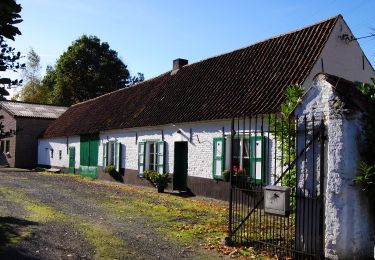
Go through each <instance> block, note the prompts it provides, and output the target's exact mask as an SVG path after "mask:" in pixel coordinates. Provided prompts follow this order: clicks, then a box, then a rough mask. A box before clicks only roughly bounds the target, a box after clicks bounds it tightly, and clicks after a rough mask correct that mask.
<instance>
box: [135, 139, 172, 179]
mask: <svg viewBox="0 0 375 260" xmlns="http://www.w3.org/2000/svg"><path fill="white" fill-rule="evenodd" d="M165 147H166V146H165V141H153V140H150V141H143V142H139V143H138V175H139V176H141V177H142V176H143V172H144V171H145V170H152V171H156V172H158V173H164V172H165V171H166V170H165Z"/></svg>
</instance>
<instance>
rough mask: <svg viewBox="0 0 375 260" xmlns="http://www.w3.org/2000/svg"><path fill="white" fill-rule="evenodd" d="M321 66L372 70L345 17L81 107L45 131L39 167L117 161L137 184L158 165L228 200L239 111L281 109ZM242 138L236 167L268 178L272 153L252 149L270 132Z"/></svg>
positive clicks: (84, 169)
mask: <svg viewBox="0 0 375 260" xmlns="http://www.w3.org/2000/svg"><path fill="white" fill-rule="evenodd" d="M321 72H323V73H328V74H332V75H335V76H337V77H342V78H345V79H347V80H350V81H354V82H357V81H358V82H368V83H370V82H371V81H370V78H371V77H374V69H373V67H372V66H371V64H370V63H369V61H368V59H367V58H366V56H365V55H364V53H363V51H362V50H361V48H360V46H359V44H358V42H357V41H356V40H355V38H354V36H353V34H352V32H351V31H350V29H349V27H348V25H347V24H346V22H345V21H344V19H343V18H342V16H336V17H333V18H330V19H328V20H325V21H322V22H319V23H316V24H314V25H311V26H308V27H305V28H302V29H299V30H296V31H293V32H290V33H286V34H283V35H280V36H276V37H273V38H270V39H267V40H265V41H262V42H259V43H256V44H253V45H250V46H248V47H245V48H242V49H238V50H235V51H233V52H229V53H226V54H223V55H219V56H215V57H212V58H208V59H205V60H202V61H199V62H196V63H193V64H188V62H187V60H184V59H176V60H174V61H173V69H172V70H171V71H168V72H166V73H164V74H162V75H160V76H158V77H155V78H152V79H150V80H147V81H144V82H142V83H139V84H136V85H134V86H131V87H129V88H125V89H121V90H118V91H115V92H112V93H109V94H106V95H103V96H100V97H98V98H95V99H91V100H88V101H85V102H82V103H79V104H76V105H73V106H72V107H70V108H69V109H68V110H67V111H66V112H65V113H64V114H62V115H61V117H60V118H58V119H57V120H56V121H54V122H53V123H52V124H51V125H50V126H49V127H48V128H47V129H46V131H45V132H44V134H43V135H42V136H41V137H40V139H39V144H38V164H39V165H41V166H45V167H55V168H56V167H57V168H61V169H64V171H67V172H71V173H75V174H81V175H83V176H90V177H92V178H103V179H111V178H112V177H111V176H109V175H108V174H107V173H105V171H104V169H105V167H106V166H108V165H115V167H116V169H117V171H118V172H119V173H120V175H119V176H120V178H118V180H120V181H121V182H124V183H129V184H137V185H146V184H147V182H146V181H144V180H143V179H142V178H140V177H142V174H143V172H144V170H147V169H154V170H156V171H158V172H169V173H171V174H173V185H172V186H173V189H176V190H186V189H189V190H190V191H191V192H192V193H194V194H196V195H203V196H209V197H213V198H218V199H227V198H228V194H229V192H228V190H229V185H228V183H225V182H222V181H221V180H222V179H223V175H222V174H223V171H224V170H225V169H227V168H228V167H229V160H228V156H227V155H228V151H229V149H230V142H228V136H230V134H231V118H233V117H241V116H244V115H263V114H268V113H274V112H277V111H278V110H279V106H280V104H281V103H282V101H283V98H284V91H285V89H286V87H287V86H288V85H290V84H300V85H302V86H303V87H304V88H305V89H306V90H307V89H309V88H310V87H311V86H312V82H313V78H314V77H315V75H317V74H318V73H321ZM256 124H257V123H255V125H256ZM255 127H257V126H255ZM236 139H237V144H236V146H235V147H233V153H234V154H236V156H237V161H236V162H237V163H238V167H241V168H245V169H248V171H249V174H250V175H253V178H254V179H256V180H257V181H261V182H270V180H271V176H269V174H270V173H269V172H267V171H265V170H264V169H265V168H266V167H267V166H266V164H268V163H271V162H270V161H272V160H268V159H267V158H266V156H265V153H264V152H262V151H261V150H258V151H259V152H258V153H250V152H249V151H248V150H247V149H251V148H250V147H254V146H258V147H264V149H268V148H266V147H265V146H264V144H263V142H264V139H262V138H256V137H255V138H254V137H252V136H240V135H238V137H237V138H236ZM246 147H247V148H246ZM267 147H268V146H267ZM268 168H270V167H268ZM252 169H256V170H254V172H253V170H252ZM256 172H258V174H257V173H256Z"/></svg>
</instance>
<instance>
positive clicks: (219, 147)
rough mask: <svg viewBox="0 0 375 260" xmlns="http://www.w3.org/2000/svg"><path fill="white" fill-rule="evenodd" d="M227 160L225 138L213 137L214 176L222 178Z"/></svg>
mask: <svg viewBox="0 0 375 260" xmlns="http://www.w3.org/2000/svg"><path fill="white" fill-rule="evenodd" d="M224 162H225V138H223V137H218V138H214V139H213V165H212V177H213V178H214V179H220V180H221V179H222V178H223V171H224Z"/></svg>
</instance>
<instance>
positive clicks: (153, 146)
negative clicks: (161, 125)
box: [150, 143, 155, 154]
mask: <svg viewBox="0 0 375 260" xmlns="http://www.w3.org/2000/svg"><path fill="white" fill-rule="evenodd" d="M154 151H155V143H150V154H152V153H154Z"/></svg>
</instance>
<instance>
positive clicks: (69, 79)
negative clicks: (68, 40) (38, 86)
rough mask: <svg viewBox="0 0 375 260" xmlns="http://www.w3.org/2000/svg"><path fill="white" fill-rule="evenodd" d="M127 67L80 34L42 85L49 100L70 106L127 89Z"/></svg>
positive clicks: (103, 45) (98, 43)
mask: <svg viewBox="0 0 375 260" xmlns="http://www.w3.org/2000/svg"><path fill="white" fill-rule="evenodd" d="M128 82H129V71H128V70H127V66H126V65H125V64H124V63H123V62H122V61H121V59H120V58H118V56H117V52H116V51H114V50H112V49H110V47H109V45H108V43H106V42H101V41H100V40H99V38H97V37H96V36H86V35H83V36H81V37H80V38H79V39H77V40H76V41H75V42H73V43H72V45H71V46H70V47H68V50H67V51H66V52H64V53H63V54H62V55H61V56H60V58H59V59H58V60H57V63H56V65H55V67H54V68H49V70H48V71H47V73H46V75H45V77H44V78H43V80H42V85H43V86H44V87H45V88H46V89H48V90H50V92H51V95H50V99H49V101H50V102H51V103H54V104H59V105H66V106H69V105H72V104H75V103H78V102H81V101H84V100H88V99H91V98H94V97H97V96H100V95H103V94H105V93H108V92H112V91H114V90H117V89H120V88H124V87H126V85H127V83H128Z"/></svg>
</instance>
